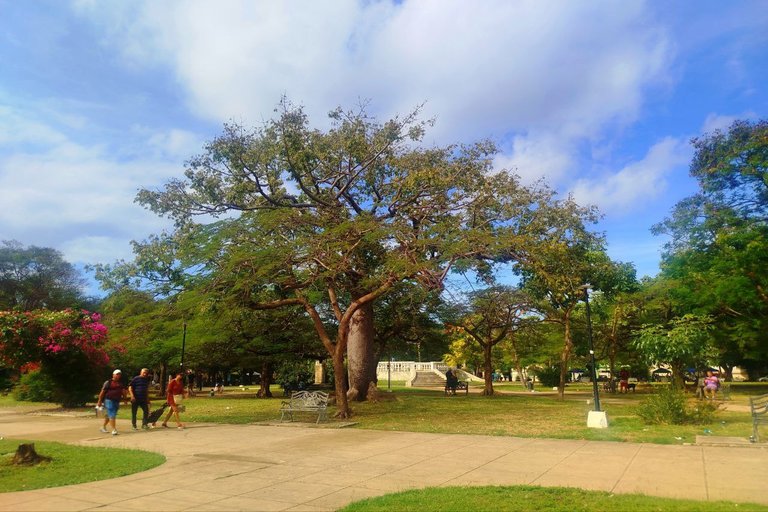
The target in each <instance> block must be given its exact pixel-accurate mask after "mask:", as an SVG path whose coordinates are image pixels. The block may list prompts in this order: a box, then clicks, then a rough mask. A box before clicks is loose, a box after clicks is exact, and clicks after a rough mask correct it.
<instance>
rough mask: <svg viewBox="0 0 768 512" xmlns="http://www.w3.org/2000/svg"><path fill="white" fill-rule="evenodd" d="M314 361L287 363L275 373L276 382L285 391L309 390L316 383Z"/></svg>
mask: <svg viewBox="0 0 768 512" xmlns="http://www.w3.org/2000/svg"><path fill="white" fill-rule="evenodd" d="M314 367H315V363H314V361H286V362H284V363H282V364H281V365H280V366H279V367H278V368H277V370H276V371H275V381H276V382H277V383H278V384H280V387H282V388H283V389H291V390H297V389H307V388H308V387H309V386H310V385H311V384H312V383H313V382H314V381H315V374H314Z"/></svg>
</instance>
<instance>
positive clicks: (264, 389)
mask: <svg viewBox="0 0 768 512" xmlns="http://www.w3.org/2000/svg"><path fill="white" fill-rule="evenodd" d="M271 384H272V363H271V362H269V361H265V362H264V363H263V364H262V365H261V387H260V388H259V391H258V393H256V396H257V397H258V398H272V391H271V390H270V389H269V387H270V385H271Z"/></svg>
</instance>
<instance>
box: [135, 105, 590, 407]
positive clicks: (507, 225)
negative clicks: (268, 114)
mask: <svg viewBox="0 0 768 512" xmlns="http://www.w3.org/2000/svg"><path fill="white" fill-rule="evenodd" d="M331 122H332V126H331V127H330V128H329V129H328V130H326V131H320V130H315V129H312V128H310V126H309V123H308V120H307V118H306V116H305V114H304V112H303V110H302V109H301V108H300V107H294V106H292V105H290V104H289V103H288V102H283V103H282V104H281V107H280V109H279V115H278V117H277V118H276V119H273V120H271V121H268V122H266V124H265V125H264V126H263V127H261V128H259V129H255V130H245V129H243V128H242V127H239V126H234V125H230V126H227V127H226V129H225V132H224V134H223V135H221V136H220V137H218V138H216V139H215V140H213V141H212V142H211V143H210V144H208V146H207V147H206V151H205V153H204V154H203V155H201V156H199V157H196V158H194V159H192V160H191V161H190V162H189V167H188V169H187V170H186V172H185V178H184V179H182V180H172V181H171V182H169V183H168V184H167V185H166V186H165V188H164V189H162V190H157V191H150V190H144V191H141V192H140V194H139V196H138V201H139V202H140V203H142V204H144V205H145V206H147V207H149V208H150V209H152V210H153V211H155V212H157V213H159V214H162V215H167V216H169V217H171V218H173V219H174V220H175V222H176V226H177V229H176V231H175V232H174V233H172V234H170V235H163V236H158V237H156V238H154V239H151V240H149V241H148V242H147V243H144V244H137V254H138V259H137V262H136V263H137V264H136V265H135V266H134V267H133V269H134V271H136V272H138V273H139V274H140V275H141V276H142V277H144V278H150V279H152V280H155V281H156V282H163V283H164V284H168V285H170V287H174V286H179V282H180V281H184V280H189V279H190V278H191V279H193V280H194V281H196V282H197V283H200V282H204V284H205V286H206V287H207V289H208V290H209V291H210V292H211V293H218V294H227V295H233V294H236V295H237V297H238V300H240V301H241V302H242V303H243V304H249V305H250V307H252V308H253V309H271V308H279V307H285V306H292V305H293V306H299V307H301V308H303V309H304V311H305V312H306V314H307V315H309V317H310V318H311V320H312V322H313V324H314V327H315V331H316V333H317V335H318V336H319V338H320V340H321V341H322V343H323V345H324V347H325V349H326V350H327V352H328V354H329V355H330V357H331V358H332V360H333V364H334V375H335V379H336V382H335V385H336V400H337V407H338V411H339V415H340V416H347V415H348V414H349V406H348V401H347V400H348V397H349V398H350V399H363V398H364V397H365V396H366V394H367V392H368V391H369V386H370V385H371V384H372V383H373V382H374V380H375V371H376V361H375V358H374V357H373V355H374V350H373V340H374V336H373V328H374V318H373V314H374V302H375V301H376V300H377V299H379V298H380V297H382V296H383V295H385V294H387V293H388V292H389V291H390V290H392V288H393V287H394V286H395V285H396V284H397V283H399V282H402V281H409V282H414V283H418V284H420V285H421V286H422V287H424V288H425V289H439V288H440V287H441V286H442V283H443V281H444V279H445V278H446V276H447V275H448V273H449V272H450V271H451V270H452V269H454V268H457V267H459V268H461V269H462V270H466V269H475V270H476V271H478V272H480V273H481V274H482V273H483V272H488V271H489V269H490V266H489V264H488V261H491V260H512V261H519V260H522V259H525V258H526V257H527V256H526V255H529V251H530V250H531V248H532V245H533V243H534V242H535V241H537V240H540V239H542V238H546V237H548V236H550V234H551V232H552V231H553V224H556V223H558V222H561V223H562V222H564V221H563V218H564V217H567V218H568V222H570V223H579V222H580V221H581V215H582V214H583V211H582V210H580V209H579V208H578V207H576V206H575V205H573V204H572V203H570V202H569V201H564V202H556V201H554V200H553V194H552V192H551V191H550V190H548V189H546V188H545V187H536V188H526V187H523V186H521V185H520V184H519V182H518V180H517V179H516V177H514V176H512V175H510V174H508V173H506V172H493V170H492V168H491V165H492V157H493V155H494V153H495V151H496V149H495V147H494V146H493V144H491V143H489V142H480V143H476V144H472V145H451V146H446V147H426V148H425V147H421V146H420V145H419V141H420V139H421V137H422V135H423V133H424V130H425V128H426V126H427V125H428V123H425V122H422V121H420V120H419V119H418V116H417V113H415V112H414V113H413V114H411V115H408V116H406V117H404V118H394V119H391V120H389V121H387V122H385V123H382V124H380V123H378V122H376V121H375V120H373V119H371V118H370V117H368V116H367V115H366V114H365V112H364V110H363V109H361V110H358V111H354V112H350V111H343V110H341V109H339V110H335V111H334V112H332V113H331ZM561 211H565V212H567V213H565V214H563V213H561ZM211 217H214V218H215V217H220V218H221V220H219V221H218V222H215V223H210V219H211ZM572 217H574V218H572ZM199 218H202V219H204V222H207V223H205V224H201V223H199V222H197V219H199ZM181 286H182V287H183V286H186V285H181ZM166 289H170V288H166ZM345 356H347V358H348V365H349V370H348V371H349V374H348V375H349V388H348V389H347V388H346V387H345V379H344V374H345V373H346V369H345V364H344V363H345Z"/></svg>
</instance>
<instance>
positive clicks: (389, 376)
mask: <svg viewBox="0 0 768 512" xmlns="http://www.w3.org/2000/svg"><path fill="white" fill-rule="evenodd" d="M387 391H388V392H391V391H392V357H390V358H389V359H388V360H387Z"/></svg>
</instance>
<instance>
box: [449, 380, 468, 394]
mask: <svg viewBox="0 0 768 512" xmlns="http://www.w3.org/2000/svg"><path fill="white" fill-rule="evenodd" d="M461 390H464V394H465V395H468V394H469V382H465V381H463V380H460V381H459V382H457V383H456V391H461ZM450 393H453V390H452V389H451V388H450V387H448V383H447V382H446V383H445V394H446V395H448V394H450Z"/></svg>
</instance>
